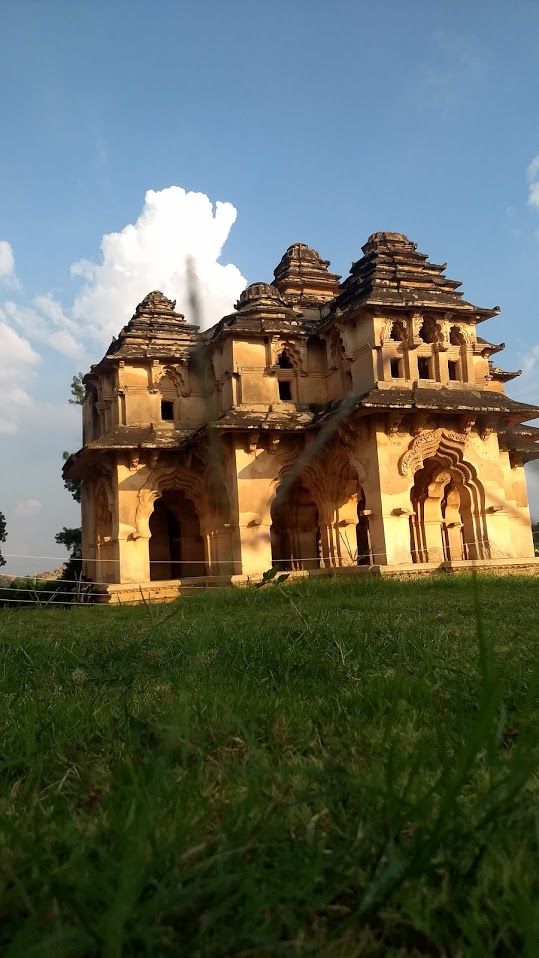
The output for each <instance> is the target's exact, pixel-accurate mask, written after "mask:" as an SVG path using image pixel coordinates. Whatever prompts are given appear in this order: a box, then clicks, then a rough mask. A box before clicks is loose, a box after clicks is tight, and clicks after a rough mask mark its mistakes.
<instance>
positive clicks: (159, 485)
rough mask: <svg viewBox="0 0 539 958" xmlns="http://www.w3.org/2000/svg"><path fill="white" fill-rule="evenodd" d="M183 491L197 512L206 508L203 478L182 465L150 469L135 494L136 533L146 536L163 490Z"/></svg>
mask: <svg viewBox="0 0 539 958" xmlns="http://www.w3.org/2000/svg"><path fill="white" fill-rule="evenodd" d="M174 489H177V490H178V491H180V492H183V493H184V495H185V496H186V497H187V498H188V499H190V500H191V501H192V502H193V503H194V504H195V506H196V508H197V510H198V512H199V514H201V515H202V514H203V513H204V512H205V510H206V505H207V504H206V490H205V486H204V482H203V479H202V478H201V477H200V476H197V475H196V474H195V473H193V472H192V471H190V470H187V469H185V467H182V466H160V467H157V468H156V469H153V470H150V472H149V473H148V475H147V477H146V479H145V482H144V486H143V488H141V489H140V490H139V493H138V496H137V508H136V513H135V528H136V530H137V533H138V535H142V536H146V537H148V536H149V534H150V529H149V522H150V517H151V514H152V510H153V507H154V503H155V501H156V499H159V497H160V496H161V495H162V493H163V492H164V491H165V490H174Z"/></svg>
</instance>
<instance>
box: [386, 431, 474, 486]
mask: <svg viewBox="0 0 539 958" xmlns="http://www.w3.org/2000/svg"><path fill="white" fill-rule="evenodd" d="M467 438H468V437H467V434H466V433H464V432H454V431H452V430H449V429H429V430H428V431H427V432H422V433H420V434H419V435H418V436H416V438H415V439H413V440H412V442H411V444H410V446H409V447H408V449H407V451H406V452H405V453H404V454H403V455H402V456H401V458H400V460H399V472H400V474H401V476H409V475H414V473H415V472H417V470H418V469H421V468H422V466H423V463H424V461H425V459H429V458H430V457H431V456H434V455H435V454H436V453H437V452H438V449H439V448H440V446H441V445H444V444H448V445H450V446H453V448H455V447H457V448H460V449H462V448H463V447H464V444H465V442H466V439H467Z"/></svg>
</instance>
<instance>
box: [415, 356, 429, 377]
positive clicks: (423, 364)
mask: <svg viewBox="0 0 539 958" xmlns="http://www.w3.org/2000/svg"><path fill="white" fill-rule="evenodd" d="M417 372H418V375H419V378H420V379H430V366H429V361H428V359H426V358H425V356H420V357H419V359H418V360H417Z"/></svg>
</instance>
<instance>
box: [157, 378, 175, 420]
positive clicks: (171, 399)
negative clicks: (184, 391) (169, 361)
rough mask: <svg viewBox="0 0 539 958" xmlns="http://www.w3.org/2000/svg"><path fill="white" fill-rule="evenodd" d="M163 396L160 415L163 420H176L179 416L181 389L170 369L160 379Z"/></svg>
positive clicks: (160, 389) (161, 394)
mask: <svg viewBox="0 0 539 958" xmlns="http://www.w3.org/2000/svg"><path fill="white" fill-rule="evenodd" d="M159 393H160V396H161V403H160V417H161V420H162V421H163V422H174V421H175V420H176V419H178V418H179V390H178V384H177V381H176V377H175V375H174V373H173V371H172V370H169V371H168V372H166V373H165V375H164V376H163V377H162V378H161V379H160V381H159Z"/></svg>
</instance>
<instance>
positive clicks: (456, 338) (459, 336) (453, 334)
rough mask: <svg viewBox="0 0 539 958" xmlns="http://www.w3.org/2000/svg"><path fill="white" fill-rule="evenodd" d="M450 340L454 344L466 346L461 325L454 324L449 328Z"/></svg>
mask: <svg viewBox="0 0 539 958" xmlns="http://www.w3.org/2000/svg"><path fill="white" fill-rule="evenodd" d="M449 342H450V343H451V345H452V346H465V345H466V339H465V337H464V335H463V333H462V331H461V329H460V326H452V327H451V329H450V330H449Z"/></svg>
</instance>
